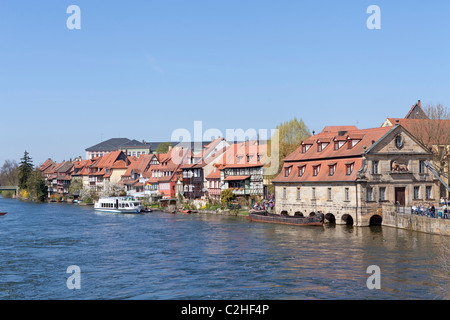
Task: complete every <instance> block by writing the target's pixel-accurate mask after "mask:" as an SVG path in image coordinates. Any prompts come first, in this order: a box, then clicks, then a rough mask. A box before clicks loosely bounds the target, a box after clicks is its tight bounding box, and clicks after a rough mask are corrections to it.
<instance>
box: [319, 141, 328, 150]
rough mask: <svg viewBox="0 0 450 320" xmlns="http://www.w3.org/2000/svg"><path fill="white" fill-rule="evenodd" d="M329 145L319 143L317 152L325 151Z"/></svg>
mask: <svg viewBox="0 0 450 320" xmlns="http://www.w3.org/2000/svg"><path fill="white" fill-rule="evenodd" d="M327 145H328V142H320V141H317V152H321V151H322V150H323V149H325V148H326V146H327Z"/></svg>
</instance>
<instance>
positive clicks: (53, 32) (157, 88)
mask: <svg viewBox="0 0 450 320" xmlns="http://www.w3.org/2000/svg"><path fill="white" fill-rule="evenodd" d="M70 5H77V6H78V7H79V8H80V16H79V17H80V21H81V25H80V26H81V28H80V29H73V30H71V29H69V28H68V27H67V20H68V19H69V20H70V18H71V16H72V12H70V13H67V8H68V7H69V6H70ZM370 5H377V6H378V7H379V8H380V27H381V28H380V29H369V28H368V27H367V24H366V22H367V20H368V19H369V18H370V17H371V14H370V13H367V8H368V7H369V6H370ZM449 18H450V3H449V2H448V1H434V0H430V1H414V0H409V1H381V0H371V1H365V0H348V1H323V0H317V1H300V0H293V1H290V0H289V1H288V0H284V1H283V0H282V1H265V0H259V1H253V0H246V1H243V0H240V1H235V0H226V1H225V0H214V1H213V0H202V1H200V0H189V1H186V0H179V1H175V0H165V1H149V0H146V1H138V0H134V1H133V0H130V1H101V0H97V1H92V0H89V1H84V0H70V1H65V0H54V1H31V0H29V1H23V0H0V117H1V121H0V125H1V127H0V128H1V133H2V134H1V138H0V150H1V152H0V165H1V164H2V163H3V162H4V161H5V160H6V159H11V160H16V161H19V159H20V158H21V157H22V156H23V153H24V151H25V150H27V151H28V152H29V153H30V156H31V157H32V158H33V160H34V163H35V164H36V165H38V164H40V163H42V162H44V161H45V160H46V159H47V158H52V159H53V160H55V161H62V160H68V159H69V158H74V157H76V156H79V155H81V156H83V157H84V156H85V149H86V148H88V147H90V146H92V145H95V144H97V143H99V142H100V141H104V140H107V139H109V138H116V137H126V138H129V139H137V140H146V141H167V140H170V139H171V135H172V133H173V132H174V130H176V129H179V128H184V129H186V130H188V131H190V132H192V133H193V130H194V121H202V128H203V129H204V130H206V129H212V128H215V129H218V130H219V131H221V132H224V133H225V131H226V129H238V128H241V129H243V130H248V129H250V128H254V129H256V130H259V129H265V130H270V129H274V128H275V127H276V126H277V125H278V124H279V123H282V122H285V121H288V120H290V119H293V118H294V117H296V118H297V119H302V120H303V121H304V122H305V124H306V125H307V126H308V128H309V129H310V131H313V130H314V131H316V132H319V131H321V130H322V129H323V127H324V126H327V125H356V126H357V127H358V128H371V127H378V126H380V125H381V124H382V123H383V121H384V120H385V119H386V118H387V117H404V116H405V115H406V114H407V112H408V111H409V109H410V108H411V106H412V105H413V104H415V103H416V102H417V101H418V100H421V102H422V105H427V104H438V103H441V104H443V105H445V106H448V107H450V90H449V89H450V77H449V75H450V54H449V52H450V50H449V49H450V48H449V47H450V19H449ZM70 21H71V20H70Z"/></svg>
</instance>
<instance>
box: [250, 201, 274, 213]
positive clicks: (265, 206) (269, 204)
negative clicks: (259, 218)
mask: <svg viewBox="0 0 450 320" xmlns="http://www.w3.org/2000/svg"><path fill="white" fill-rule="evenodd" d="M274 205H275V203H274V201H273V200H272V199H264V200H262V201H261V202H256V203H255V204H254V205H253V209H255V210H265V211H268V212H270V211H272V208H273V207H274Z"/></svg>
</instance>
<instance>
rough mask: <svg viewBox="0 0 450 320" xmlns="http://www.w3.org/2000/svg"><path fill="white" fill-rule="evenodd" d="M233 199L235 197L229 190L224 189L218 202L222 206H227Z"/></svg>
mask: <svg viewBox="0 0 450 320" xmlns="http://www.w3.org/2000/svg"><path fill="white" fill-rule="evenodd" d="M234 199H236V195H235V194H234V193H233V191H231V190H230V189H225V190H223V191H222V192H221V193H220V201H221V202H222V204H223V205H226V206H229V205H230V203H231V201H232V200H234Z"/></svg>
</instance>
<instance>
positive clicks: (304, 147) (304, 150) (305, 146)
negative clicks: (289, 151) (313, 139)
mask: <svg viewBox="0 0 450 320" xmlns="http://www.w3.org/2000/svg"><path fill="white" fill-rule="evenodd" d="M309 148H311V145H310V144H303V145H302V153H306V151H308V150H309Z"/></svg>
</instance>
